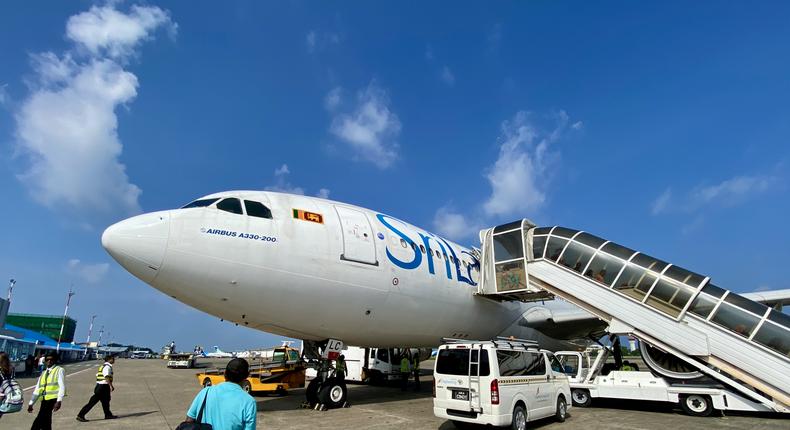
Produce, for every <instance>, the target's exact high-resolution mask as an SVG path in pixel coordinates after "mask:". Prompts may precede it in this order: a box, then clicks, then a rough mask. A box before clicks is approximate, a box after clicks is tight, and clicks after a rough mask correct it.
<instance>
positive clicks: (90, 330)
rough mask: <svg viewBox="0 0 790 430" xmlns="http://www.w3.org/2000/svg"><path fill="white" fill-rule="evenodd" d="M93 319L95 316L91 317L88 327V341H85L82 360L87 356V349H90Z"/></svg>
mask: <svg viewBox="0 0 790 430" xmlns="http://www.w3.org/2000/svg"><path fill="white" fill-rule="evenodd" d="M95 319H96V315H91V325H90V326H89V327H88V339H87V340H85V356H83V358H85V357H87V356H88V348H90V347H91V345H90V343H91V332H93V320H95Z"/></svg>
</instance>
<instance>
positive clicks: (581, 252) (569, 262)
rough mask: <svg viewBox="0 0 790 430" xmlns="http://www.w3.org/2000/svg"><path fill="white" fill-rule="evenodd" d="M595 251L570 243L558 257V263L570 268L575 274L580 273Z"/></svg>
mask: <svg viewBox="0 0 790 430" xmlns="http://www.w3.org/2000/svg"><path fill="white" fill-rule="evenodd" d="M594 252H595V251H594V250H592V249H590V248H588V247H586V246H584V245H582V244H580V243H576V242H571V243H570V245H568V247H567V248H565V252H563V253H562V256H560V261H559V263H560V264H562V265H563V266H565V267H568V268H571V269H573V270H575V271H576V272H579V273H582V270H584V268H585V266H587V263H588V262H589V261H590V258H592V255H593V253H594Z"/></svg>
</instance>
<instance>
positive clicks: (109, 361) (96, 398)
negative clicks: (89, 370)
mask: <svg viewBox="0 0 790 430" xmlns="http://www.w3.org/2000/svg"><path fill="white" fill-rule="evenodd" d="M114 363H115V356H114V355H107V356H105V357H104V364H102V365H101V366H99V371H98V372H96V386H95V387H94V388H93V395H92V396H91V398H90V400H88V403H87V404H85V406H83V407H82V409H80V412H79V413H78V414H77V421H80V422H83V423H84V422H87V421H88V420H87V419H85V415H87V414H88V412H90V410H91V409H93V407H94V406H96V403H99V402H101V407H102V409H103V410H104V419H105V420H112V419H115V418H118V417H117V416H115V415H113V414H112V412H110V398H111V397H112V395H111V394H110V393H111V392H112V391H115V386H114V385H113V379H114V378H113V369H112V365H113V364H114Z"/></svg>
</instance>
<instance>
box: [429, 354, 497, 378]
mask: <svg viewBox="0 0 790 430" xmlns="http://www.w3.org/2000/svg"><path fill="white" fill-rule="evenodd" d="M471 352H473V353H474V355H475V358H477V354H478V353H481V357H480V376H488V375H489V374H490V373H491V370H490V366H489V364H488V351H486V350H477V349H475V350H471ZM469 353H470V350H469V349H440V350H439V355H438V356H437V357H436V373H438V374H442V375H457V376H469V372H470V369H471V372H472V373H473V374H476V373H477V366H476V365H474V364H473V365H472V366H471V368H470V366H469ZM475 361H476V360H475Z"/></svg>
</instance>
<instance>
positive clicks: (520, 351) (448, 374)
mask: <svg viewBox="0 0 790 430" xmlns="http://www.w3.org/2000/svg"><path fill="white" fill-rule="evenodd" d="M570 396H571V390H570V386H569V384H568V377H567V376H566V375H565V373H564V372H563V371H562V366H561V365H560V363H559V362H558V361H557V359H556V358H555V357H554V355H553V354H552V353H551V352H550V351H546V350H544V349H540V348H539V347H538V345H537V343H535V342H533V341H524V340H513V339H501V338H500V339H496V340H491V341H471V340H449V339H446V340H445V343H444V344H442V345H441V346H440V347H439V352H438V354H437V357H436V366H435V369H434V399H433V413H434V415H435V416H437V417H439V418H444V419H448V420H451V421H453V422H459V425H460V426H462V425H463V424H464V423H474V424H486V425H493V426H511V427H512V428H513V429H519V430H521V429H524V428H526V425H527V422H529V421H534V420H537V419H541V418H546V417H550V416H554V417H556V418H557V420H559V421H565V418H566V417H567V415H568V411H569V410H570V408H571V405H570Z"/></svg>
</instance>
